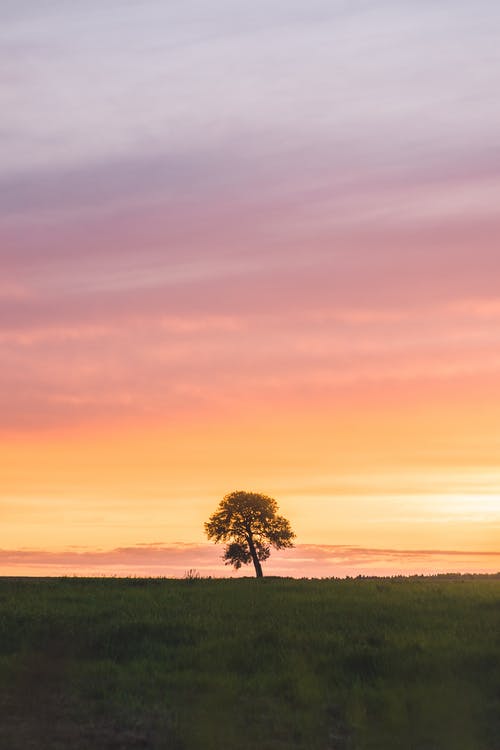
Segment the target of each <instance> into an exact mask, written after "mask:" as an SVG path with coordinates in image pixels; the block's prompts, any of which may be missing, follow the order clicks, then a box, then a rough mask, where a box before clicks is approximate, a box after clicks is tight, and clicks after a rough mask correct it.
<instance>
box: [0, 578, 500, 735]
mask: <svg viewBox="0 0 500 750" xmlns="http://www.w3.org/2000/svg"><path fill="white" fill-rule="evenodd" d="M0 748H2V750H21V749H22V750H29V749H30V748H37V749H38V748H47V750H59V749H60V750H63V749H64V750H69V749H70V748H74V749H75V750H82V749H83V748H85V749H86V748H88V749H89V750H105V749H108V748H114V749H116V750H118V749H119V748H123V750H130V749H131V748H150V749H151V750H153V749H154V750H156V748H158V749H160V748H167V749H168V748H171V749H172V750H183V749H185V750H198V748H199V749H200V750H201V749H202V748H203V750H221V749H222V748H231V749H232V748H234V749H235V750H250V749H251V750H255V749H256V748H259V749H261V750H284V749H285V748H290V749H291V750H294V749H297V750H298V749H299V748H300V749H303V750H316V748H317V749H318V750H348V749H351V750H358V749H359V750H364V749H365V748H366V749H368V748H370V749H372V748H373V749H375V748H377V750H378V749H380V750H392V749H393V748H394V750H396V749H397V750H500V577H475V578H466V577H462V578H460V577H457V578H413V579H356V580H324V581H307V580H301V581H297V580H290V579H264V580H262V581H256V580H253V579H241V580H222V579H221V580H210V579H207V580H158V579H149V580H147V579H79V578H74V579H44V580H40V579H7V578H5V579H0Z"/></svg>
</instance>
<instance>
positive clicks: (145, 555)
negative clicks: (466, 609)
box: [0, 543, 500, 578]
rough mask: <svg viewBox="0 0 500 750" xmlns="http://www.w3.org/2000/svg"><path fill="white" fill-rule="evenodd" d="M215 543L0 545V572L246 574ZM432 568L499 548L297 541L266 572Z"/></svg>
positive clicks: (487, 561)
mask: <svg viewBox="0 0 500 750" xmlns="http://www.w3.org/2000/svg"><path fill="white" fill-rule="evenodd" d="M220 557H221V550H220V549H219V548H216V547H213V546H208V545H195V544H175V545H162V544H160V543H157V544H143V545H140V544H139V545H135V546H132V547H122V548H117V549H111V550H90V549H78V550H71V549H70V550H64V551H60V552H46V551H43V550H0V574H2V575H16V574H19V572H20V571H26V570H29V571H30V574H31V575H36V574H37V571H38V574H40V575H54V576H58V575H138V576H141V575H145V576H167V577H174V578H179V577H183V576H184V575H185V574H186V571H188V570H190V569H194V570H197V571H198V572H199V573H200V574H201V575H206V576H208V575H210V576H224V575H252V571H251V569H250V568H244V569H242V570H241V571H240V573H236V572H235V571H234V570H233V569H232V568H227V567H224V565H223V564H222V561H221V559H220ZM430 571H434V572H443V573H444V572H450V573H451V572H490V573H497V572H498V571H500V552H489V551H473V550H472V551H464V550H402V549H371V548H363V547H351V546H345V545H314V544H301V545H297V547H295V548H294V549H292V550H288V551H286V552H279V553H275V554H274V555H273V557H272V558H271V560H270V561H269V562H268V564H267V573H268V575H286V576H292V577H295V578H301V577H318V578H326V577H329V576H336V577H345V576H348V575H351V576H355V575H412V574H419V573H428V572H430Z"/></svg>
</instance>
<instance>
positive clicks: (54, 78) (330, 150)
mask: <svg viewBox="0 0 500 750" xmlns="http://www.w3.org/2000/svg"><path fill="white" fill-rule="evenodd" d="M499 38H500V6H499V5H498V3H496V2H494V1H493V0H478V2H476V3H474V4H472V3H470V2H465V0H438V1H436V0H433V2H430V0H421V2H418V3H415V2H413V0H397V2H396V0H394V1H392V0H370V2H368V1H367V0H366V1H365V0H359V1H358V2H356V3H353V2H348V1H347V0H308V1H307V2H304V1H303V0H301V1H300V2H299V0H254V1H253V2H251V3H250V2H243V0H211V2H210V3H207V2H203V1H202V0H182V1H180V0H170V1H169V2H168V3H165V2H162V1H161V0H142V1H140V2H139V1H137V2H132V1H131V0H108V2H106V3H102V2H97V0H88V1H87V2H85V3H68V2H65V0H2V24H1V27H0V111H1V112H2V117H1V121H0V357H1V367H0V529H1V532H0V574H4V575H60V574H69V575H72V574H87V573H92V574H97V575H101V574H102V575H106V574H119V575H172V576H182V575H184V573H185V571H186V570H189V569H191V568H194V569H196V570H198V571H200V573H202V574H203V575H230V574H231V570H230V569H227V568H225V567H224V566H223V564H222V562H221V559H220V556H221V554H222V549H220V548H218V547H214V546H213V545H211V544H209V543H208V542H207V540H206V538H205V537H204V531H203V523H204V521H206V520H207V518H208V516H209V515H210V513H211V512H213V511H214V510H215V508H216V506H217V504H218V502H219V501H220V499H221V498H222V497H223V495H224V494H226V493H228V492H231V491H233V490H236V489H247V490H250V491H255V492H264V493H266V494H268V495H271V496H273V497H275V498H276V499H277V500H278V503H279V505H280V509H281V512H282V513H283V514H284V515H285V516H286V517H287V518H289V519H290V522H291V524H292V527H293V528H294V530H295V532H296V534H297V546H296V548H295V549H293V550H288V551H284V552H281V553H275V554H274V555H273V556H272V557H271V559H270V560H269V561H268V563H266V571H267V572H268V573H272V574H277V575H278V574H279V575H281V574H285V575H293V576H299V577H300V576H306V577H308V576H333V575H339V576H344V575H359V574H362V575H370V574H399V573H405V574H409V573H434V572H452V571H463V572H465V571H472V572H496V571H499V570H500V249H499V247H500V244H499V239H500V211H499V206H500V129H499V127H498V123H499V121H500V99H499V98H498V95H497V94H498V91H499V90H500V46H499V45H498V40H499ZM244 573H246V574H251V571H250V570H248V569H246V570H245V571H244Z"/></svg>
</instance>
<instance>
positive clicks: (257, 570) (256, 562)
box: [248, 536, 264, 578]
mask: <svg viewBox="0 0 500 750" xmlns="http://www.w3.org/2000/svg"><path fill="white" fill-rule="evenodd" d="M248 547H249V549H250V554H251V555H252V560H253V564H254V567H255V575H256V576H257V578H263V577H264V573H263V572H262V565H261V564H260V560H259V558H258V557H257V550H256V549H255V544H254V543H253V539H252V537H251V536H249V537H248Z"/></svg>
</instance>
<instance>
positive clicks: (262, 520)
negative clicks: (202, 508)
mask: <svg viewBox="0 0 500 750" xmlns="http://www.w3.org/2000/svg"><path fill="white" fill-rule="evenodd" d="M205 532H206V534H207V536H208V538H209V539H213V541H214V542H215V543H216V544H217V543H218V542H228V544H227V545H226V549H225V551H224V556H223V559H224V560H225V564H226V565H233V566H234V567H235V568H236V569H238V568H241V566H242V565H247V564H248V563H250V562H253V564H254V567H255V575H256V576H257V578H261V577H262V575H263V573H262V565H261V562H263V561H264V560H267V559H268V557H269V555H270V554H271V547H274V548H275V549H283V548H284V547H293V539H294V538H295V534H294V533H293V531H292V529H291V526H290V522H289V521H288V520H287V519H286V518H284V516H279V515H278V503H277V502H276V500H274V498H272V497H268V496H267V495H262V494H260V493H257V492H243V491H242V490H237V491H236V492H231V493H229V494H228V495H225V496H224V498H223V499H222V500H221V502H220V503H219V507H218V508H217V510H216V511H215V513H213V514H212V515H211V516H210V518H209V520H208V521H207V523H205Z"/></svg>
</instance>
